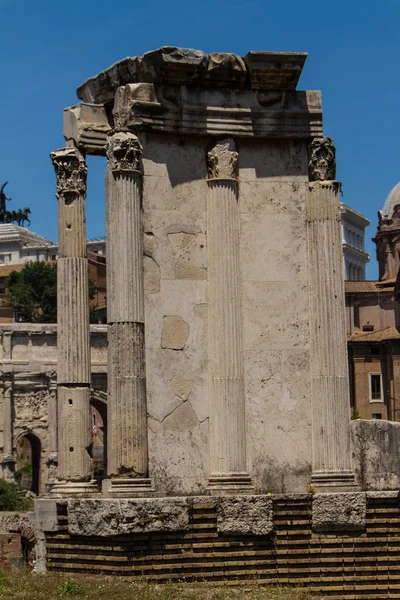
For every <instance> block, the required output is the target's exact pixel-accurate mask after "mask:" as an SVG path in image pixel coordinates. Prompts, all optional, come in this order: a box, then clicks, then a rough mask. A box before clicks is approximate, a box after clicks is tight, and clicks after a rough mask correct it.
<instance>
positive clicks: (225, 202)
mask: <svg viewBox="0 0 400 600" xmlns="http://www.w3.org/2000/svg"><path fill="white" fill-rule="evenodd" d="M237 162H238V154H237V152H236V146H235V142H234V140H233V139H231V138H226V139H224V140H222V141H221V142H218V143H217V144H216V145H215V146H214V148H213V149H212V150H211V152H209V153H208V188H209V189H208V200H207V243H208V327H209V336H208V339H209V344H208V347H209V357H210V362H209V397H210V403H209V405H210V467H211V473H210V479H209V487H210V489H211V490H214V489H215V491H216V493H221V491H223V490H224V489H226V490H231V489H232V490H235V489H237V488H239V489H240V488H245V489H246V491H247V492H248V490H249V486H250V484H251V482H250V477H249V474H248V472H247V461H246V416H245V391H244V368H243V339H242V338H243V336H242V316H241V280H240V267H239V213H238V207H237V202H238V181H237Z"/></svg>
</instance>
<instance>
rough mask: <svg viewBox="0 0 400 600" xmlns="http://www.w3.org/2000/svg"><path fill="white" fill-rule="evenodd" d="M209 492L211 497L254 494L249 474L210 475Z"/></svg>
mask: <svg viewBox="0 0 400 600" xmlns="http://www.w3.org/2000/svg"><path fill="white" fill-rule="evenodd" d="M207 489H208V491H209V492H210V494H211V495H216V496H217V495H219V496H221V495H222V496H223V495H225V494H226V495H230V494H254V487H253V485H252V484H251V479H250V476H249V474H248V473H230V474H218V475H210V479H209V480H208V486H207Z"/></svg>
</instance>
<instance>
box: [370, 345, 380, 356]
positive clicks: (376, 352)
mask: <svg viewBox="0 0 400 600" xmlns="http://www.w3.org/2000/svg"><path fill="white" fill-rule="evenodd" d="M370 352H371V354H372V356H377V355H379V354H380V350H379V346H372V347H371V350H370Z"/></svg>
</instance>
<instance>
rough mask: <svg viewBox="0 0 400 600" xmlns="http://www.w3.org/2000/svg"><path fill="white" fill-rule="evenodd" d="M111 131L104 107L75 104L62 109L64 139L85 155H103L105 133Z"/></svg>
mask: <svg viewBox="0 0 400 600" xmlns="http://www.w3.org/2000/svg"><path fill="white" fill-rule="evenodd" d="M110 130H111V125H110V123H109V121H108V117H107V113H106V111H105V108H104V106H102V105H99V104H96V105H93V104H77V105H76V106H69V107H68V108H65V109H64V130H63V134H64V138H65V140H66V141H67V142H68V141H69V140H73V141H74V144H75V146H77V147H78V148H84V150H85V152H86V153H87V154H94V155H103V154H104V153H105V149H106V145H107V133H108V132H109V131H110Z"/></svg>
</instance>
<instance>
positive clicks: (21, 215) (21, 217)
mask: <svg viewBox="0 0 400 600" xmlns="http://www.w3.org/2000/svg"><path fill="white" fill-rule="evenodd" d="M11 214H12V218H11V220H12V221H15V222H16V223H18V225H22V227H23V226H24V223H25V221H28V223H29V225H30V224H31V221H30V219H29V217H28V215H30V214H31V209H30V208H29V207H28V206H27V207H25V208H24V210H21V209H20V208H19V209H18V210H13V211H12V213H11Z"/></svg>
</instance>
